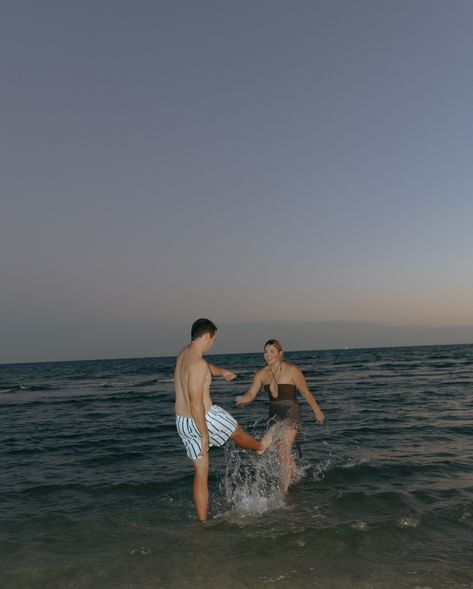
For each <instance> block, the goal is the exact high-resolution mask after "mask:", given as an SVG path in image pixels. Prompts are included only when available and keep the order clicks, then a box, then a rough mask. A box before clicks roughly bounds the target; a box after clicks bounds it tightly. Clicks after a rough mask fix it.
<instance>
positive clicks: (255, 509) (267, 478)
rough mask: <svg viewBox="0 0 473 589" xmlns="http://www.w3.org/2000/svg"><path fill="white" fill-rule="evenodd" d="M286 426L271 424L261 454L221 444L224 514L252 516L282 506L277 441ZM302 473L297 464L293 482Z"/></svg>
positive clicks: (228, 515)
mask: <svg viewBox="0 0 473 589" xmlns="http://www.w3.org/2000/svg"><path fill="white" fill-rule="evenodd" d="M286 427H287V426H285V424H284V423H277V424H275V425H273V426H272V428H271V431H272V433H273V443H272V444H271V446H270V447H269V448H268V450H267V451H266V452H265V453H264V454H263V456H257V455H255V454H253V453H249V452H245V451H242V450H240V449H239V448H237V447H236V446H233V445H228V446H226V448H225V462H226V465H225V474H224V477H223V480H222V483H221V490H222V491H223V495H224V497H225V503H226V507H227V510H226V512H225V516H226V517H238V518H241V517H254V516H260V515H262V514H263V513H265V512H267V511H271V510H273V509H279V508H281V507H285V505H286V503H285V499H284V497H285V494H284V493H283V492H282V491H281V466H280V462H279V454H278V450H277V444H278V443H282V436H283V433H284V430H285V428H286ZM303 475H304V469H302V468H299V469H298V470H297V472H296V473H295V476H294V477H293V483H295V482H298V481H299V480H301V478H302V477H303Z"/></svg>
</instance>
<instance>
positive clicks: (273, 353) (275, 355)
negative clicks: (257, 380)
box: [263, 344, 282, 366]
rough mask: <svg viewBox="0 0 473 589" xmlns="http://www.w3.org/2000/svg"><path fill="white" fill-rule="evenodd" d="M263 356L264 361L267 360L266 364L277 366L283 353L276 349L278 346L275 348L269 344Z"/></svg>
mask: <svg viewBox="0 0 473 589" xmlns="http://www.w3.org/2000/svg"><path fill="white" fill-rule="evenodd" d="M263 355H264V359H265V360H266V364H269V365H270V366H271V365H272V364H276V363H278V362H280V361H281V355H282V352H280V351H279V350H278V349H277V348H276V346H273V345H272V344H268V345H267V346H266V347H265V348H264V354H263Z"/></svg>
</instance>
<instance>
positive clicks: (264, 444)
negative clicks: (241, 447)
mask: <svg viewBox="0 0 473 589" xmlns="http://www.w3.org/2000/svg"><path fill="white" fill-rule="evenodd" d="M272 441H273V432H272V431H271V429H269V430H268V431H267V432H266V433H265V434H264V436H263V437H262V438H261V440H260V444H261V448H260V449H259V450H256V453H257V454H259V455H260V456H261V455H262V454H264V453H265V452H266V450H267V449H268V448H269V446H271V443H272Z"/></svg>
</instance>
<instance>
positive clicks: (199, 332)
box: [191, 319, 217, 341]
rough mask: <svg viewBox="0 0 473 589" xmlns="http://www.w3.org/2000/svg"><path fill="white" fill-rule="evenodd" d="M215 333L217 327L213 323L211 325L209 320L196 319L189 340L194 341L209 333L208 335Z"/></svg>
mask: <svg viewBox="0 0 473 589" xmlns="http://www.w3.org/2000/svg"><path fill="white" fill-rule="evenodd" d="M216 331H217V326H216V325H215V323H212V321H210V319H197V321H194V323H193V324H192V328H191V340H192V341H193V340H195V339H197V338H198V337H202V336H203V335H204V334H206V333H210V335H215V332H216Z"/></svg>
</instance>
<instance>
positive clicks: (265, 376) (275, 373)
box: [235, 339, 325, 492]
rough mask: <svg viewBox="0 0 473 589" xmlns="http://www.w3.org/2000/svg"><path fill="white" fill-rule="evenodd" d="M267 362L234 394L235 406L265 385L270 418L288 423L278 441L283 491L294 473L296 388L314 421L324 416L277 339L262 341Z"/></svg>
mask: <svg viewBox="0 0 473 589" xmlns="http://www.w3.org/2000/svg"><path fill="white" fill-rule="evenodd" d="M264 359H265V360H266V366H265V367H264V368H261V369H260V370H258V371H257V372H256V374H255V376H254V378H253V383H252V385H251V387H250V388H249V389H248V391H247V392H246V393H245V394H244V395H239V396H238V397H236V399H235V400H236V404H237V406H238V407H241V406H243V405H247V404H248V403H251V402H252V401H254V399H255V397H256V395H257V394H258V393H259V391H260V390H261V389H262V388H264V390H265V391H266V392H267V393H268V399H269V418H270V419H271V421H284V422H285V424H286V425H287V427H286V428H284V430H283V431H282V435H281V438H282V439H281V440H280V442H279V443H278V452H279V459H280V462H281V489H282V491H283V492H286V491H287V489H288V488H289V485H290V483H291V479H292V478H293V477H294V476H295V473H296V465H295V462H294V458H293V457H292V454H291V451H292V446H293V444H294V441H295V439H296V435H297V430H298V427H299V424H300V421H301V409H300V406H299V402H298V401H297V397H296V389H298V390H299V391H300V392H301V393H302V395H303V397H304V398H305V400H306V401H307V402H308V403H309V405H310V407H311V409H312V411H313V412H314V417H315V420H316V421H317V423H323V421H324V419H325V416H324V414H323V412H322V411H321V409H320V407H319V406H318V404H317V401H316V400H315V399H314V397H313V396H312V394H311V393H310V391H309V389H308V388H307V384H306V381H305V378H304V375H303V374H302V372H301V370H300V369H299V368H298V367H297V366H295V365H294V364H289V362H286V361H285V360H284V358H283V349H282V345H281V344H280V342H279V341H278V340H275V339H270V340H268V341H267V342H266V343H265V345H264Z"/></svg>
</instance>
